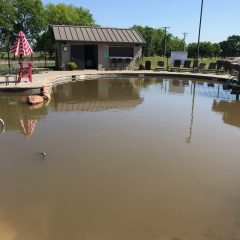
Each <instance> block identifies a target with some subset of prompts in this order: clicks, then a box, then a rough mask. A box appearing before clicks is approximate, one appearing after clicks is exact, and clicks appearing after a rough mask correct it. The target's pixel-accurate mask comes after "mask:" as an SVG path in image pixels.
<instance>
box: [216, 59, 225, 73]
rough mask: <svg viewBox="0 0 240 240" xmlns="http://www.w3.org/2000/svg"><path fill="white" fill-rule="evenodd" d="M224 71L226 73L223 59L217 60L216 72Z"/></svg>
mask: <svg viewBox="0 0 240 240" xmlns="http://www.w3.org/2000/svg"><path fill="white" fill-rule="evenodd" d="M224 73H226V70H225V68H224V61H222V60H218V61H217V70H216V74H224Z"/></svg>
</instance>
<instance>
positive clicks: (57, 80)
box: [0, 71, 228, 94]
mask: <svg viewBox="0 0 240 240" xmlns="http://www.w3.org/2000/svg"><path fill="white" fill-rule="evenodd" d="M58 73H59V72H58ZM68 73H69V75H68ZM68 73H66V72H65V75H63V76H59V77H58V76H56V77H52V79H50V78H48V79H47V81H46V82H45V84H44V83H43V85H47V86H48V88H49V89H50V90H51V89H52V88H53V87H56V86H57V85H60V84H64V83H69V82H73V81H84V80H90V79H93V80H94V79H101V78H134V77H135V78H144V77H147V78H149V77H170V78H180V79H182V78H185V79H186V78H187V79H189V80H196V79H198V80H208V81H219V82H225V81H226V80H227V79H228V75H211V74H203V73H201V74H192V73H178V72H146V71H138V72H116V73H115V72H104V73H101V72H97V73H87V72H86V73H84V74H82V73H80V72H77V71H74V72H68ZM56 74H57V73H56ZM59 74H60V73H59ZM41 87H42V86H41ZM41 87H40V86H35V87H33V86H31V85H29V86H21V87H20V86H18V85H16V86H11V87H4V88H0V92H25V93H33V94H40V92H41V91H40V89H41Z"/></svg>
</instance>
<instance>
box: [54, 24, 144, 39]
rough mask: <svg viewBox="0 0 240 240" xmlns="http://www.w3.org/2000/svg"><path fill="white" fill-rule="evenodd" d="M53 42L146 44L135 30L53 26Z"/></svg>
mask: <svg viewBox="0 0 240 240" xmlns="http://www.w3.org/2000/svg"><path fill="white" fill-rule="evenodd" d="M52 28H53V34H54V38H55V41H73V42H91V43H113V44H119V43H128V44H129V43H130V44H146V41H145V40H144V38H143V37H142V36H141V34H140V33H139V32H138V31H137V30H136V29H120V28H102V27H86V26H67V25H53V26H52Z"/></svg>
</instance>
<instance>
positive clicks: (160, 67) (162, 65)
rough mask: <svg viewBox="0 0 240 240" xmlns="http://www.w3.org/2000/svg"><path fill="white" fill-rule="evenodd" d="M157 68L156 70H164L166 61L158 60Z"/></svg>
mask: <svg viewBox="0 0 240 240" xmlns="http://www.w3.org/2000/svg"><path fill="white" fill-rule="evenodd" d="M155 70H156V71H163V70H165V67H164V61H158V62H157V67H156V69H155Z"/></svg>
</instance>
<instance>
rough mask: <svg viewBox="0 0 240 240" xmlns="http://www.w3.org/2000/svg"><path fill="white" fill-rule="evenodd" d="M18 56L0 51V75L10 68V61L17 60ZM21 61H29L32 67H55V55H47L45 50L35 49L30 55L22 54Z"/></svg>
mask: <svg viewBox="0 0 240 240" xmlns="http://www.w3.org/2000/svg"><path fill="white" fill-rule="evenodd" d="M18 59H19V57H15V56H14V55H13V54H11V53H10V54H9V53H7V52H1V53H0V75H2V74H6V73H8V72H9V71H10V70H11V61H17V60H18ZM23 61H31V62H32V65H33V66H34V67H46V68H54V67H55V55H54V54H53V55H51V56H50V55H49V54H48V53H47V52H46V51H43V50H41V49H36V50H35V51H34V53H33V54H32V55H31V56H24V57H23Z"/></svg>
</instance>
